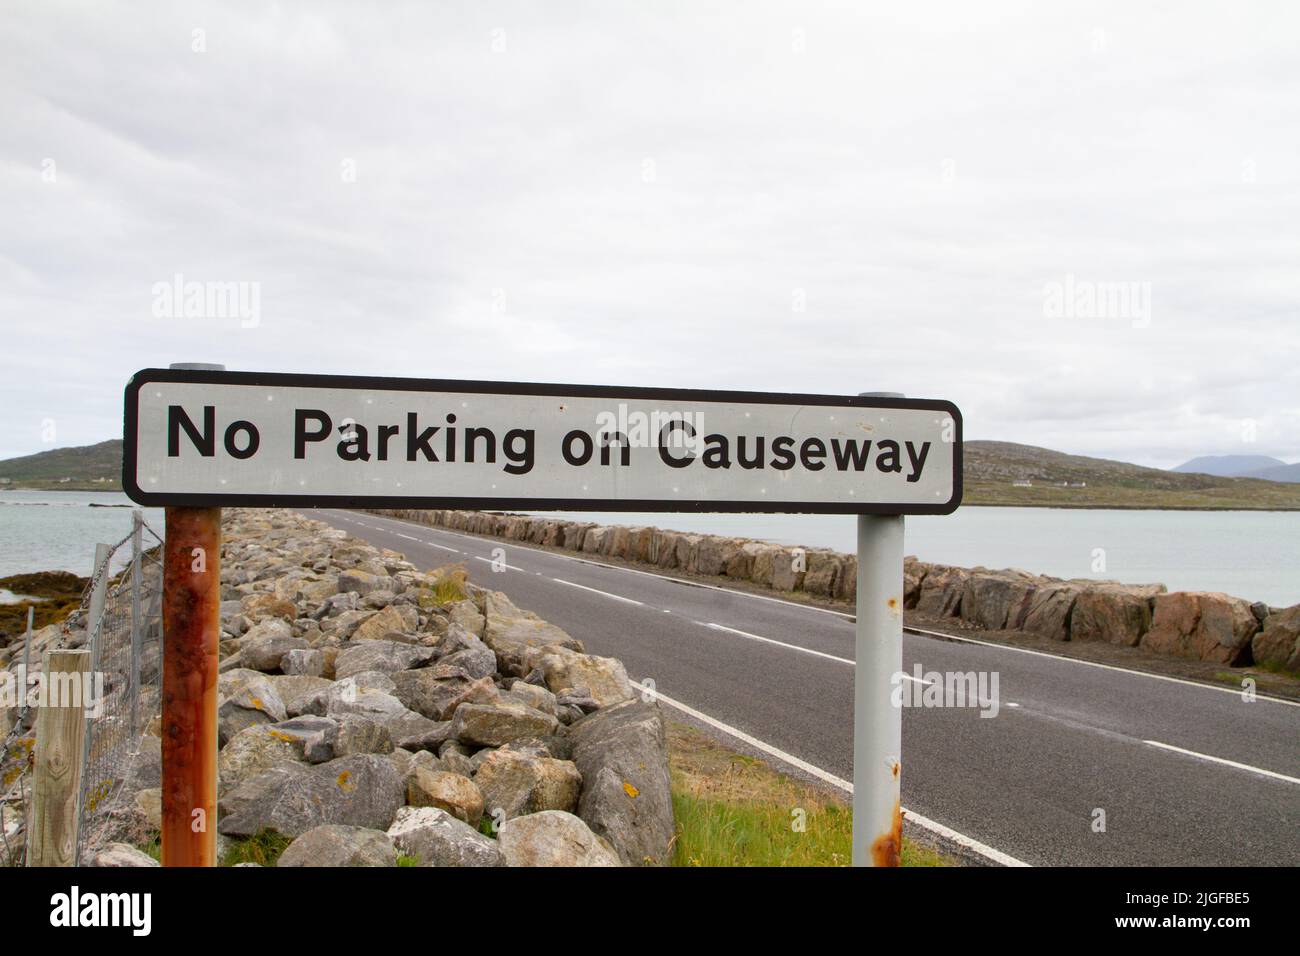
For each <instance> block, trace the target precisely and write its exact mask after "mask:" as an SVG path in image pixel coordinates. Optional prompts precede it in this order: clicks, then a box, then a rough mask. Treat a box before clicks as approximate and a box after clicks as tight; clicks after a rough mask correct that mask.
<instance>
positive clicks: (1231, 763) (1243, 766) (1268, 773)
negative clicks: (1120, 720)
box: [1142, 740, 1300, 784]
mask: <svg viewBox="0 0 1300 956" xmlns="http://www.w3.org/2000/svg"><path fill="white" fill-rule="evenodd" d="M1142 742H1143V743H1144V744H1150V745H1151V746H1152V747H1159V748H1160V749H1161V750H1172V751H1173V752H1174V753H1178V754H1185V755H1187V756H1188V757H1196V758H1197V759H1199V760H1208V761H1210V762H1211V763H1220V764H1223V765H1224V766H1225V767H1234V768H1236V769H1237V770H1245V771H1248V772H1249V773H1257V774H1259V775H1260V776H1264V777H1272V778H1273V779H1274V780H1283V781H1285V782H1286V783H1297V784H1300V777H1288V776H1287V775H1286V774H1284V773H1277V772H1276V771H1273V770H1265V769H1264V768H1263V767H1252V766H1251V765H1250V764H1248V763H1237V761H1235V760H1225V759H1224V758H1222V757H1212V756H1210V755H1209V754H1203V753H1198V752H1197V751H1195V750H1184V749H1183V748H1182V747H1175V746H1174V745H1173V744H1163V743H1161V742H1160V741H1158V740H1144V741H1142Z"/></svg>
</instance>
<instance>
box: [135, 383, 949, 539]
mask: <svg viewBox="0 0 1300 956" xmlns="http://www.w3.org/2000/svg"><path fill="white" fill-rule="evenodd" d="M151 382H188V383H194V384H197V385H252V386H280V387H303V388H340V389H356V390H362V389H367V390H371V391H401V392H471V393H479V394H488V395H536V396H539V397H552V398H556V397H558V398H563V397H573V398H611V399H642V400H645V399H650V400H655V401H664V402H730V403H737V404H743V403H749V404H755V405H823V406H829V407H835V408H905V409H923V410H932V411H940V412H946V413H947V414H948V415H949V416H951V418H952V420H953V423H954V425H955V427H956V435H955V438H954V445H955V447H954V449H953V494H952V497H951V498H950V499H949V500H948V501H945V502H942V503H937V504H933V505H925V504H914V505H895V504H873V503H867V504H826V503H821V502H780V507H771V506H767V507H764V503H763V502H758V501H660V500H657V499H630V500H629V499H609V498H598V499H593V498H508V497H507V498H498V497H483V498H451V497H436V496H429V497H418V498H417V497H411V496H406V495H400V496H355V495H291V494H265V495H259V494H244V495H234V494H232V495H224V494H184V495H171V494H157V493H154V492H148V491H144V490H143V489H142V488H140V486H139V485H138V484H137V483H136V452H137V437H138V436H137V431H138V425H139V422H138V414H139V393H140V389H141V388H142V387H144V386H145V385H147V384H149V383H151ZM124 411H125V414H124V421H123V433H122V438H123V448H122V488H123V490H124V491H125V492H126V495H127V497H128V498H130V499H131V500H132V501H134V502H135V503H136V504H139V505H144V506H146V507H155V508H161V507H194V508H213V507H223V506H224V507H232V508H239V507H254V508H417V509H429V508H450V509H455V510H467V511H607V512H618V511H631V512H637V511H641V512H659V513H672V512H679V513H682V514H694V513H701V512H718V513H746V512H748V513H753V514H880V515H900V514H901V515H908V514H911V515H945V514H952V512H954V511H956V510H957V508H958V507H960V505H961V499H962V458H963V455H962V419H961V412H960V411H959V410H958V409H957V406H956V405H954V404H953V403H952V402H949V401H945V400H942V399H926V398H875V397H858V396H848V395H807V394H801V393H785V392H735V391H713V390H710V389H698V388H640V387H636V386H626V385H611V386H602V385H553V384H542V383H534V382H482V381H461V380H458V379H422V378H386V377H377V376H364V375H322V374H297V373H293V372H221V371H215V370H206V369H163V368H146V369H141V370H140V371H139V372H136V373H135V375H133V376H132V377H131V381H130V382H128V383H127V386H126V392H125V396H124Z"/></svg>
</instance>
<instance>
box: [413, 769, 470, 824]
mask: <svg viewBox="0 0 1300 956" xmlns="http://www.w3.org/2000/svg"><path fill="white" fill-rule="evenodd" d="M426 752H427V751H426ZM406 803H407V805H408V806H412V807H437V808H438V809H439V810H446V811H447V812H448V813H450V814H451V815H452V816H453V817H455V818H456V819H458V820H464V821H465V822H466V823H468V824H469V825H470V826H472V827H473V826H478V821H479V819H480V818H481V817H482V816H483V793H482V791H480V790H479V788H478V785H477V784H475V783H474V781H473V780H471V779H469V778H468V777H464V776H461V775H460V774H458V773H449V772H448V771H446V770H434V769H430V768H427V767H420V766H415V767H413V768H412V771H411V774H410V776H408V777H407V778H406Z"/></svg>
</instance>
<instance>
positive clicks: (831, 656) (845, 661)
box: [699, 621, 853, 667]
mask: <svg viewBox="0 0 1300 956" xmlns="http://www.w3.org/2000/svg"><path fill="white" fill-rule="evenodd" d="M699 623H700V624H703V625H704V626H705V627H707V628H710V629H712V630H715V631H726V632H727V633H728V634H736V635H738V636H740V637H746V638H749V640H751V641H762V642H763V643H764V644H775V645H776V646H777V647H784V648H786V649H787V650H791V651H799V652H800V653H801V654H811V655H812V656H813V657H824V658H826V660H828V661H835V662H836V663H838V664H848V665H849V666H850V667H852V666H853V661H851V660H849V659H848V658H847V657H836V656H835V655H834V654H827V653H826V652H825V651H814V650H813V649H812V648H810V647H800V646H799V645H798V644H787V643H786V642H785V641H778V640H775V639H773V638H770V637H761V636H759V635H758V634H750V633H749V631H740V630H737V629H736V628H734V627H727V626H726V625H725V624H714V623H712V622H711V621H700V622H699Z"/></svg>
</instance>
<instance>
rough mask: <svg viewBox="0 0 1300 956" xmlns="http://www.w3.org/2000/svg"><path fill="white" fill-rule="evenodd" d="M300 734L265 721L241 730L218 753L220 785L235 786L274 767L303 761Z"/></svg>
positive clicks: (225, 786)
mask: <svg viewBox="0 0 1300 956" xmlns="http://www.w3.org/2000/svg"><path fill="white" fill-rule="evenodd" d="M303 761H304V756H303V741H302V738H301V737H298V736H295V735H293V734H290V733H287V732H285V731H282V730H277V729H276V728H275V725H273V724H267V725H264V726H258V727H249V728H247V729H245V730H241V731H240V732H239V733H237V734H235V736H234V737H232V738H230V742H229V743H228V744H226V745H225V746H224V747H222V748H221V752H220V753H219V754H218V755H217V779H218V780H219V781H220V784H221V786H222V787H223V788H231V789H234V788H237V787H238V786H239V785H240V784H242V783H243V782H244V781H246V780H250V779H252V778H253V777H255V776H257V775H258V774H259V773H263V772H264V771H267V770H270V769H271V768H273V767H282V766H288V765H293V764H298V763H302V762H303Z"/></svg>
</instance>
